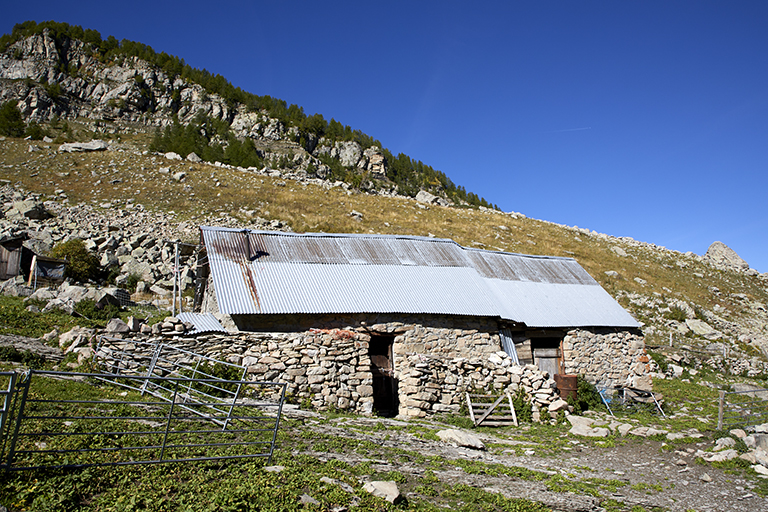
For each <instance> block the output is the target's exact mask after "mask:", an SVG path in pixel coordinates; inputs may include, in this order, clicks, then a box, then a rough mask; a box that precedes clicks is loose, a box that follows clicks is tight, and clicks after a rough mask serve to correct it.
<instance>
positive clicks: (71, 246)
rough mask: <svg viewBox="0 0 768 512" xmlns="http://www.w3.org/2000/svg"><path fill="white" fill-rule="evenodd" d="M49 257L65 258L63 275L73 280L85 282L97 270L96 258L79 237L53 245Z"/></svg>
mask: <svg viewBox="0 0 768 512" xmlns="http://www.w3.org/2000/svg"><path fill="white" fill-rule="evenodd" d="M51 257H52V258H59V259H66V260H67V265H66V267H65V269H64V275H65V276H66V277H71V278H72V279H74V280H75V281H81V282H85V281H89V280H91V279H94V278H95V277H96V274H97V273H98V270H99V260H98V258H97V257H96V256H95V255H94V254H93V253H91V252H90V251H89V250H88V249H86V248H85V244H84V243H83V241H82V240H80V239H79V238H73V239H71V240H68V241H66V242H63V243H60V244H57V245H56V246H54V248H53V249H52V250H51Z"/></svg>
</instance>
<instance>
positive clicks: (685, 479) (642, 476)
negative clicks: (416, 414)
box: [307, 418, 768, 512]
mask: <svg viewBox="0 0 768 512" xmlns="http://www.w3.org/2000/svg"><path fill="white" fill-rule="evenodd" d="M314 423H315V422H308V424H307V426H309V427H310V428H311V429H313V430H314V431H316V432H319V433H321V434H324V435H326V436H331V437H340V438H347V439H357V440H360V441H370V442H373V443H375V444H377V445H379V446H382V448H384V449H383V450H382V453H386V449H387V448H390V449H403V450H408V451H412V452H416V453H418V454H420V455H424V456H434V457H441V458H442V459H445V461H446V463H445V464H444V467H443V468H442V469H440V470H435V471H434V473H435V475H436V476H437V477H438V478H439V479H440V480H441V481H442V482H444V483H447V484H451V485H453V484H457V483H463V484H467V485H470V486H474V487H480V488H483V489H486V490H489V491H493V492H498V493H501V494H503V495H505V496H507V497H512V498H527V499H530V500H534V501H538V502H541V503H544V504H545V505H547V506H549V507H551V508H552V509H553V510H556V511H564V512H565V511H569V512H575V511H578V512H582V511H584V512H587V511H600V510H605V509H604V508H603V507H602V506H601V503H604V501H605V500H614V501H615V502H620V503H623V504H624V505H623V506H622V507H623V508H624V509H626V510H629V509H631V508H632V507H633V506H636V505H639V506H641V507H643V508H645V509H646V510H652V509H653V507H660V508H662V509H663V510H674V511H676V510H680V511H686V510H691V509H692V510H695V511H698V512H710V511H712V512H714V511H734V512H737V511H739V512H740V511H744V510H768V498H763V497H760V496H759V495H758V494H756V493H754V492H751V491H750V488H751V487H752V484H751V482H750V481H748V480H746V479H745V478H743V477H742V476H739V475H737V474H729V473H727V472H726V471H724V470H721V469H717V468H714V467H712V466H711V465H709V464H704V465H702V464H697V463H695V461H694V459H695V457H694V453H695V451H696V450H697V449H705V448H706V445H707V444H708V441H704V440H702V442H701V443H699V444H688V445H684V447H683V448H682V449H680V450H678V451H665V450H662V443H661V442H659V441H649V440H642V439H633V440H630V441H628V442H626V443H625V444H619V445H618V446H616V447H613V448H599V447H595V446H593V445H591V444H590V443H588V442H587V441H584V440H580V439H579V438H577V437H575V436H571V435H568V439H567V441H568V443H567V444H569V445H570V446H568V447H565V448H563V449H562V450H561V451H560V452H559V453H558V454H557V455H554V456H537V455H536V454H535V453H534V454H533V455H517V454H516V450H515V449H514V445H515V444H518V445H520V444H521V442H520V441H510V440H509V439H504V438H502V437H495V436H493V435H489V434H487V433H483V434H477V433H475V434H477V435H478V437H480V438H481V439H482V440H483V441H484V442H485V443H486V444H487V445H489V446H492V449H489V450H487V451H480V450H473V449H469V448H461V447H455V446H452V445H449V444H446V443H443V442H439V441H432V440H428V439H422V438H420V437H419V436H418V435H414V433H412V432H409V431H408V429H407V428H401V429H400V430H391V429H381V428H380V427H379V428H378V429H377V428H376V427H377V424H379V423H384V425H391V426H393V427H402V426H403V425H408V424H407V423H404V422H393V421H392V420H382V419H379V418H374V419H369V418H341V419H338V420H335V421H332V422H330V423H324V424H323V423H317V424H314ZM433 428H434V429H436V430H437V429H440V428H453V427H448V426H446V425H440V424H434V427H433ZM565 432H567V430H563V433H565ZM504 444H509V445H510V448H509V449H504V448H499V445H502V446H503V445H504ZM525 447H526V449H528V448H529V444H528V443H525ZM542 448H543V445H542ZM532 449H533V451H534V452H536V451H537V448H536V447H535V446H534V447H533V448H532ZM541 451H542V452H543V451H546V450H544V449H542V450H541ZM309 453H311V454H312V455H313V456H316V457H319V458H323V459H333V458H335V459H340V460H343V461H345V462H347V463H349V464H359V463H361V462H365V461H371V459H370V458H366V457H365V456H363V455H360V454H358V453H336V452H334V451H329V452H322V453H320V452H312V451H310V452H309ZM393 459H395V458H393V457H390V458H389V460H373V461H372V462H373V468H374V469H375V470H376V471H378V472H388V471H398V472H400V473H402V474H404V475H408V476H409V477H413V479H420V478H421V477H422V476H423V475H424V473H425V472H426V471H427V470H428V469H430V467H429V466H428V465H426V464H419V463H416V462H413V461H411V462H405V463H404V462H401V461H396V460H393ZM458 460H472V461H477V462H480V463H483V464H488V465H493V464H502V465H504V466H507V467H513V466H516V467H521V468H527V469H530V470H535V471H542V472H545V473H546V474H547V475H550V476H555V475H561V476H562V478H559V479H558V481H560V482H562V483H563V486H564V487H566V486H567V485H569V484H574V485H575V486H576V487H577V490H578V491H579V493H573V492H566V491H563V492H559V491H553V490H551V489H550V488H548V486H547V482H546V481H536V480H523V479H516V478H511V477H508V476H506V475H504V476H493V475H491V474H482V472H479V473H474V472H471V473H468V472H467V471H465V470H464V469H462V468H460V467H451V464H450V461H458ZM683 461H685V464H683ZM489 473H493V472H492V471H489ZM591 479H602V480H603V481H606V480H613V481H616V480H619V481H622V482H626V485H623V486H620V487H618V488H616V489H611V488H610V486H598V487H597V488H596V489H597V491H596V492H597V493H599V497H596V496H591V495H588V494H585V492H589V491H588V490H587V491H585V489H587V488H589V487H590V486H589V485H587V484H588V483H589V482H594V481H595V480H591ZM585 483H586V484H585Z"/></svg>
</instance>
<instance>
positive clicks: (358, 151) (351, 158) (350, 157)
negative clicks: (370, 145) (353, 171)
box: [331, 141, 363, 167]
mask: <svg viewBox="0 0 768 512" xmlns="http://www.w3.org/2000/svg"><path fill="white" fill-rule="evenodd" d="M362 155H363V149H362V148H361V147H360V144H358V143H357V142H355V141H350V142H337V143H336V145H335V146H334V148H333V149H332V150H331V156H332V157H334V158H338V159H339V160H340V161H341V165H343V166H345V167H353V166H355V165H357V162H358V161H359V160H360V157H361V156H362Z"/></svg>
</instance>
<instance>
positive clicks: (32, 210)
mask: <svg viewBox="0 0 768 512" xmlns="http://www.w3.org/2000/svg"><path fill="white" fill-rule="evenodd" d="M5 216H6V217H8V218H9V219H32V220H45V219H50V218H51V217H52V215H51V214H50V213H49V212H48V210H46V209H45V206H44V205H43V203H41V202H40V201H37V200H35V199H27V200H26V201H16V202H14V203H13V207H12V208H11V209H10V210H9V211H8V212H7V213H6V214H5Z"/></svg>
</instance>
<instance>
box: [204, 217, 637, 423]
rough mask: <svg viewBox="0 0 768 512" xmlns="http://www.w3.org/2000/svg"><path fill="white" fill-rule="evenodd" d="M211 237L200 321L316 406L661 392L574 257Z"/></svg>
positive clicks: (395, 409) (238, 234)
mask: <svg viewBox="0 0 768 512" xmlns="http://www.w3.org/2000/svg"><path fill="white" fill-rule="evenodd" d="M200 229H201V243H202V246H203V248H204V251H205V252H206V254H207V258H201V261H205V262H206V263H207V264H206V265H205V266H204V267H203V268H201V269H199V270H200V272H198V276H199V283H198V284H199V286H198V287H197V294H196V307H197V309H198V311H202V312H205V313H214V314H215V315H216V316H217V317H218V318H219V319H221V320H222V323H223V324H224V325H226V326H227V327H228V329H229V330H231V331H234V332H236V334H235V335H234V336H237V337H238V338H237V339H238V343H239V344H240V345H239V347H240V348H239V349H238V350H236V351H235V352H234V353H235V357H234V359H235V360H237V361H238V362H239V363H241V364H244V365H246V366H248V367H249V371H251V372H253V373H256V374H257V376H259V377H260V378H269V379H275V380H283V381H288V382H289V384H290V385H289V390H290V391H291V392H293V393H295V394H296V395H298V396H300V397H304V398H308V399H310V400H311V401H312V403H313V404H314V405H316V406H319V407H323V406H332V407H338V408H341V409H350V410H354V411H357V412H361V413H370V412H372V411H373V410H376V411H378V412H380V413H385V414H386V413H391V414H396V413H399V414H403V415H411V416H422V415H425V414H429V413H432V412H442V411H458V409H459V406H460V404H461V402H462V399H463V391H467V390H471V389H473V388H483V389H496V390H498V389H501V388H505V387H506V386H507V385H508V384H509V383H510V382H513V383H514V382H515V379H516V381H517V382H520V379H521V378H522V379H523V384H525V383H526V379H527V380H531V379H530V378H529V377H528V376H527V375H528V374H527V373H526V374H525V375H523V371H522V369H523V368H526V369H528V370H527V371H530V370H531V369H532V370H533V371H535V370H536V369H537V368H538V370H540V372H538V373H544V375H545V378H546V377H552V376H553V375H554V374H583V375H585V376H586V377H587V378H588V379H590V380H592V381H593V382H594V383H596V384H598V385H601V386H612V385H618V384H620V385H632V386H637V387H641V386H649V385H650V378H649V377H648V374H649V372H650V366H649V364H648V363H649V361H648V357H647V355H646V353H645V347H644V342H643V338H642V336H641V334H640V332H639V329H638V328H639V324H638V323H637V321H636V320H635V319H634V318H632V317H631V316H630V315H629V313H627V312H626V311H625V310H624V309H623V308H622V307H621V306H620V305H619V304H618V303H617V302H616V301H615V300H614V299H613V298H612V297H611V296H610V295H609V294H608V293H607V292H606V291H605V290H604V289H603V288H602V287H600V285H599V284H598V283H597V282H596V281H595V280H594V279H593V278H592V277H591V276H589V274H587V272H586V271H585V270H584V269H583V268H582V267H581V266H580V265H579V264H578V263H577V262H576V261H575V260H574V259H572V258H560V257H543V256H528V255H522V254H511V253H501V252H492V251H484V250H477V249H469V248H466V247H462V246H460V245H459V244H457V243H456V242H454V241H452V240H446V239H437V238H426V237H414V236H394V235H355V234H295V233H282V232H270V231H249V230H237V229H226V228H213V227H201V228H200ZM217 343H218V342H217ZM228 353H230V354H232V351H229V352H228ZM547 374H548V375H547ZM521 376H522V377H521ZM534 380H535V379H534ZM550 381H551V379H550ZM550 381H548V382H550ZM528 384H530V382H529V383H528ZM528 384H525V385H526V391H531V392H533V391H535V389H534V388H536V389H538V387H537V386H541V387H542V391H543V388H544V387H548V386H549V385H546V386H545V385H542V384H538V385H533V386H534V387H527V386H528ZM551 386H552V387H554V383H553V382H552V383H551ZM542 400H543V398H542ZM545 405H546V402H545Z"/></svg>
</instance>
